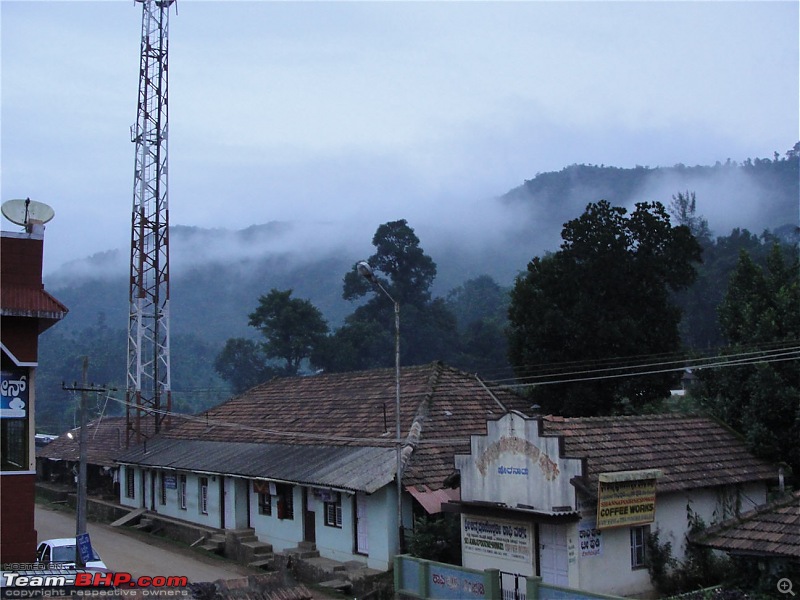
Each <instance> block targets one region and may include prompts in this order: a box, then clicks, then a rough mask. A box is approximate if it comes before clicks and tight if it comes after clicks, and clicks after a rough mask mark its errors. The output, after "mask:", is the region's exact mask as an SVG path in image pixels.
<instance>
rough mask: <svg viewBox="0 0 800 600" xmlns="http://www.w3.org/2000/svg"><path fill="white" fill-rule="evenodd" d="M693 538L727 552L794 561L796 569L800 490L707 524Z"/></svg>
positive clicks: (799, 545) (799, 559)
mask: <svg viewBox="0 0 800 600" xmlns="http://www.w3.org/2000/svg"><path fill="white" fill-rule="evenodd" d="M692 541H693V542H695V543H698V544H701V545H703V546H708V547H710V548H714V549H715V550H722V551H724V552H727V553H728V554H733V555H738V556H745V557H751V558H755V559H773V560H778V561H782V560H786V561H791V562H794V563H795V567H794V569H795V571H797V569H798V567H800V491H796V492H794V493H791V494H785V495H784V496H782V497H779V498H778V499H776V500H774V501H772V502H770V503H768V504H764V505H761V506H758V507H756V508H754V509H753V510H751V511H748V512H745V513H742V514H739V515H738V516H734V517H732V518H730V519H726V520H725V521H722V522H721V523H717V524H716V525H713V526H711V527H708V528H706V529H705V530H703V531H702V532H699V533H698V534H697V535H695V536H693V537H692ZM773 575H774V573H773Z"/></svg>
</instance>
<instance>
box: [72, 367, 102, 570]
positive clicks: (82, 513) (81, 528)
mask: <svg viewBox="0 0 800 600" xmlns="http://www.w3.org/2000/svg"><path fill="white" fill-rule="evenodd" d="M81 382H82V383H81V385H78V384H77V383H73V384H72V386H66V385H64V383H63V382H62V384H61V389H63V390H65V391H67V392H80V393H81V405H80V411H79V412H80V417H79V421H80V427H81V428H80V433H79V434H78V435H79V437H78V453H79V459H78V499H77V506H76V507H75V566H76V567H77V568H79V569H81V568H83V567H85V566H86V565H85V564H84V562H83V559H82V558H81V553H80V547H79V544H78V540H79V539H80V537H79V536H81V535H83V534H85V533H86V510H87V486H86V483H87V482H86V396H87V394H88V393H89V392H107V391H109V390H107V389H106V388H105V387H102V386H95V385H94V384H91V385H89V357H88V356H84V357H83V376H82V377H81Z"/></svg>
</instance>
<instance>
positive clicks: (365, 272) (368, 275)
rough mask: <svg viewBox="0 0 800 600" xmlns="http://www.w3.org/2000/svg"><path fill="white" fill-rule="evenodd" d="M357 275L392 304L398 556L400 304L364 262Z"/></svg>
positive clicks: (400, 534) (400, 496) (400, 544)
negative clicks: (380, 292) (375, 288)
mask: <svg viewBox="0 0 800 600" xmlns="http://www.w3.org/2000/svg"><path fill="white" fill-rule="evenodd" d="M356 269H357V270H358V274H359V275H361V276H362V277H364V279H366V280H367V281H369V282H370V283H371V284H373V285H374V286H376V287H377V288H378V289H379V290H380V291H382V292H383V293H384V294H385V295H386V297H387V298H389V300H391V301H392V304H394V381H395V407H394V414H395V438H396V439H395V444H396V448H395V452H396V453H397V473H396V479H397V529H398V531H397V535H398V537H397V545H398V548H399V552H400V554H402V553H403V551H404V550H405V531H404V530H403V483H402V478H403V459H402V446H401V440H400V304H399V303H398V302H397V300H395V299H394V298H392V295H391V294H390V293H389V292H387V291H386V288H385V287H383V286H382V285H381V282H380V281H378V278H377V277H375V273H373V271H372V267H370V266H369V263H368V262H367V261H365V260H362V261H359V262H358V263H356Z"/></svg>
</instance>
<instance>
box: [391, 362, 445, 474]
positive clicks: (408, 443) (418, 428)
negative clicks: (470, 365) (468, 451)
mask: <svg viewBox="0 0 800 600" xmlns="http://www.w3.org/2000/svg"><path fill="white" fill-rule="evenodd" d="M431 367H432V370H433V372H432V373H431V374H430V375H429V376H428V391H427V392H426V393H425V397H424V398H423V399H422V401H421V402H420V403H419V405H418V406H417V411H416V413H415V414H414V419H413V420H412V421H411V426H410V427H409V428H408V434H406V439H405V441H404V442H403V443H402V446H401V448H400V456H401V459H400V460H401V469H400V470H401V471H405V467H406V464H407V463H408V461H409V460H410V459H411V454H412V453H413V452H414V449H415V448H416V447H417V444H418V443H419V440H420V438H421V437H422V425H423V423H424V421H425V419H426V418H427V416H428V412H429V407H430V403H431V398H433V394H434V392H435V390H436V387H437V385H438V383H439V380H440V379H441V376H442V369H443V365H442V363H441V362H440V361H434V362H433V363H431Z"/></svg>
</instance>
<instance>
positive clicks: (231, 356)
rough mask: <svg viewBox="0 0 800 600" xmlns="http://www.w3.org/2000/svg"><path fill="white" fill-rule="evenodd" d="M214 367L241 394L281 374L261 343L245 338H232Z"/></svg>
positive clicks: (234, 391) (235, 392)
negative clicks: (272, 364) (270, 360)
mask: <svg viewBox="0 0 800 600" xmlns="http://www.w3.org/2000/svg"><path fill="white" fill-rule="evenodd" d="M214 369H215V370H216V371H217V373H219V375H220V376H221V377H222V378H223V379H224V380H225V381H227V382H228V383H229V384H230V386H231V390H232V391H233V393H234V394H240V393H242V392H243V391H245V390H249V389H250V388H251V387H253V386H256V385H258V384H259V383H263V382H265V381H267V380H269V379H271V378H272V377H275V376H276V375H278V374H279V371H280V369H277V368H276V367H274V366H270V365H269V364H268V360H267V357H266V355H265V354H264V352H263V350H262V347H261V344H259V343H257V342H254V341H253V340H248V339H245V338H230V339H229V340H228V341H227V342H225V346H224V347H223V349H222V351H221V352H220V353H219V354H218V355H217V358H216V360H215V361H214Z"/></svg>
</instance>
